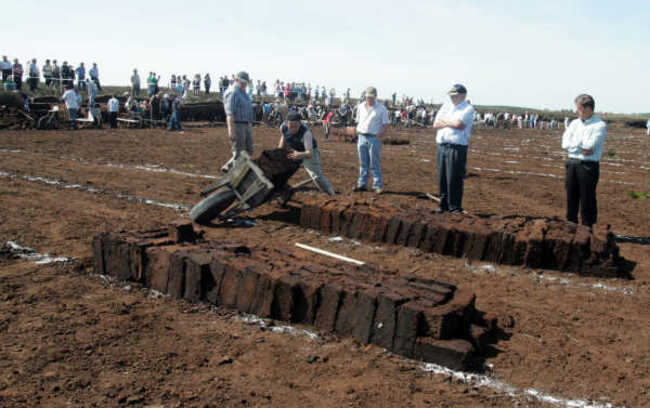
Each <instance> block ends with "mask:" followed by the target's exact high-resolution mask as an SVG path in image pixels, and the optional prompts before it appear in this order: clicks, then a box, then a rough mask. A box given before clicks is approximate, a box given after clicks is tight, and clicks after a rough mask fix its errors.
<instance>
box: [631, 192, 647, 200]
mask: <svg viewBox="0 0 650 408" xmlns="http://www.w3.org/2000/svg"><path fill="white" fill-rule="evenodd" d="M627 196H628V197H630V198H633V199H635V200H639V199H640V200H645V199H648V198H650V193H648V192H645V191H628V192H627Z"/></svg>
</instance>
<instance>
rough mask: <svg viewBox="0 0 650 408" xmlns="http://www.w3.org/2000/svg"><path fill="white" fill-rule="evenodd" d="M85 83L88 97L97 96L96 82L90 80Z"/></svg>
mask: <svg viewBox="0 0 650 408" xmlns="http://www.w3.org/2000/svg"><path fill="white" fill-rule="evenodd" d="M87 84H88V97H89V98H90V97H92V98H93V100H94V99H95V97H96V96H97V84H96V83H94V82H92V81H90V82H87Z"/></svg>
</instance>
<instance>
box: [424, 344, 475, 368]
mask: <svg viewBox="0 0 650 408" xmlns="http://www.w3.org/2000/svg"><path fill="white" fill-rule="evenodd" d="M473 351H474V347H473V346H472V344H471V343H470V342H469V341H467V340H460V339H456V340H435V339H432V338H429V337H422V338H419V339H417V341H416V342H415V350H414V355H413V357H414V358H416V359H418V360H422V361H426V362H428V363H434V364H438V365H441V366H445V367H448V368H451V369H452V370H458V371H462V370H465V369H466V368H467V365H468V363H469V361H470V357H471V355H472V352H473Z"/></svg>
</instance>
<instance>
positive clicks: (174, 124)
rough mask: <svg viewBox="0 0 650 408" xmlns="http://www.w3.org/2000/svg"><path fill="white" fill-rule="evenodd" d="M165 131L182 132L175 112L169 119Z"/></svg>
mask: <svg viewBox="0 0 650 408" xmlns="http://www.w3.org/2000/svg"><path fill="white" fill-rule="evenodd" d="M167 130H183V128H181V123H180V122H179V121H178V113H177V112H173V113H172V116H171V117H170V118H169V126H167Z"/></svg>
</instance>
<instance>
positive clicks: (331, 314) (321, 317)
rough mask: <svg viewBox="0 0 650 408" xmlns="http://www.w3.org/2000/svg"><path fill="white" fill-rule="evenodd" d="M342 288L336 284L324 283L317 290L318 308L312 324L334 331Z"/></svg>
mask: <svg viewBox="0 0 650 408" xmlns="http://www.w3.org/2000/svg"><path fill="white" fill-rule="evenodd" d="M342 293H343V289H342V288H341V287H340V286H338V285H336V284H325V285H323V286H321V287H320V288H319V290H318V294H317V296H318V304H319V306H318V309H317V310H316V313H315V318H314V325H315V326H316V327H318V328H319V329H321V330H323V331H327V332H332V331H334V325H335V323H336V317H337V315H338V311H339V308H340V305H341V297H342Z"/></svg>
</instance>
